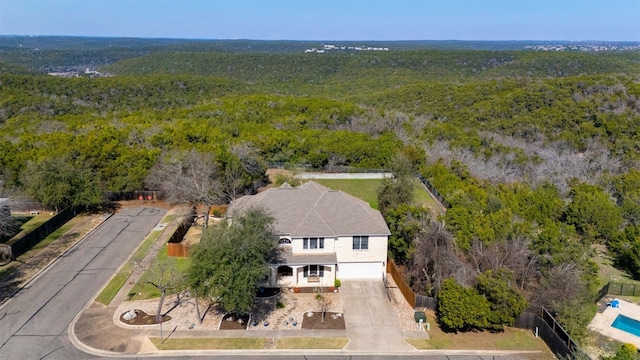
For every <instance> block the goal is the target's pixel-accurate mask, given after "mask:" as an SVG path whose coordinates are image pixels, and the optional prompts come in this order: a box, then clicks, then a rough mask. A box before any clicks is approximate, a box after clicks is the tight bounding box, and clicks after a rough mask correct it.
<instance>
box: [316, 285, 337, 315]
mask: <svg viewBox="0 0 640 360" xmlns="http://www.w3.org/2000/svg"><path fill="white" fill-rule="evenodd" d="M324 291H325V288H323V287H318V288H317V289H316V301H318V310H320V313H321V314H322V319H321V322H324V318H325V316H326V314H327V312H328V311H329V309H330V308H331V305H333V299H332V298H331V297H329V296H327V294H325V293H324Z"/></svg>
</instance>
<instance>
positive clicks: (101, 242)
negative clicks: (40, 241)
mask: <svg viewBox="0 0 640 360" xmlns="http://www.w3.org/2000/svg"><path fill="white" fill-rule="evenodd" d="M165 212H166V210H164V209H159V208H150V207H134V208H126V209H122V210H121V211H119V212H118V213H116V214H115V215H114V216H112V217H111V218H110V219H109V220H107V221H106V222H105V223H104V224H102V225H101V226H100V227H98V228H97V229H96V230H95V231H94V232H92V233H91V234H89V235H88V236H87V237H86V238H85V239H84V240H82V241H81V242H79V243H78V245H76V246H75V247H73V248H71V249H70V250H69V251H68V252H66V253H65V254H64V255H63V256H62V257H61V258H60V259H59V260H58V261H57V262H55V263H54V264H53V265H52V266H51V267H50V268H49V269H48V270H47V271H45V272H43V273H41V275H40V276H38V277H36V278H35V279H34V280H33V281H31V282H30V283H29V284H28V285H27V287H26V288H24V289H22V290H21V291H20V292H19V293H18V294H16V295H15V296H14V298H13V299H11V300H9V301H8V302H7V303H6V304H5V305H4V306H3V307H2V308H1V309H0V359H86V358H88V357H90V356H88V355H87V354H85V353H82V352H80V351H79V350H77V349H75V348H74V347H73V346H72V345H71V344H70V343H69V340H68V339H67V328H68V327H69V324H70V323H71V321H72V320H73V318H74V317H75V316H76V314H78V313H79V312H80V311H81V310H82V308H83V307H84V306H85V305H86V304H87V303H88V302H89V300H91V298H92V297H93V296H94V295H95V293H96V292H97V291H98V290H100V288H101V287H102V286H103V285H104V283H105V282H106V281H107V280H108V279H109V277H110V276H111V275H112V274H113V273H114V272H115V271H116V269H117V268H118V267H119V266H120V265H121V264H122V263H123V261H124V260H125V259H126V258H127V257H128V256H129V255H130V254H131V252H132V251H133V250H134V249H135V248H136V247H137V246H138V244H140V242H141V241H142V239H144V237H145V236H146V235H147V234H148V233H149V232H150V231H151V230H153V228H154V227H155V226H156V225H157V224H158V222H159V221H160V220H161V219H162V216H163V215H164V214H165Z"/></svg>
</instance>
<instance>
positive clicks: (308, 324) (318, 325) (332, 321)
mask: <svg viewBox="0 0 640 360" xmlns="http://www.w3.org/2000/svg"><path fill="white" fill-rule="evenodd" d="M309 315H311V316H309ZM302 329H315V330H344V329H345V325H344V316H342V314H341V313H335V312H327V313H325V315H324V321H322V313H321V312H306V313H304V315H303V319H302Z"/></svg>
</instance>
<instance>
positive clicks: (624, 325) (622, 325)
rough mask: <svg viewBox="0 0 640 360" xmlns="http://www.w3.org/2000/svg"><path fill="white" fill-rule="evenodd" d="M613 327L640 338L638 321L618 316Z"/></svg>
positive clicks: (639, 322)
mask: <svg viewBox="0 0 640 360" xmlns="http://www.w3.org/2000/svg"><path fill="white" fill-rule="evenodd" d="M611 326H613V327H614V328H616V329H619V330H622V331H624V332H628V333H629V334H633V335H635V336H638V337H640V321H638V320H634V319H632V318H628V317H626V316H624V315H618V317H617V318H616V319H615V320H614V321H613V324H611Z"/></svg>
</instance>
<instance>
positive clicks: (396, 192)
mask: <svg viewBox="0 0 640 360" xmlns="http://www.w3.org/2000/svg"><path fill="white" fill-rule="evenodd" d="M389 167H390V169H391V172H392V173H393V178H386V179H384V180H383V181H382V184H381V185H380V188H379V189H378V206H379V207H380V212H381V213H382V215H383V216H386V214H387V212H389V211H390V210H391V209H393V208H396V207H398V206H400V205H411V203H412V201H413V174H412V171H413V167H412V164H411V162H410V161H409V160H408V159H407V157H406V156H404V155H403V154H401V153H398V154H396V155H395V156H394V157H393V159H392V160H391V162H390V163H389Z"/></svg>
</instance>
